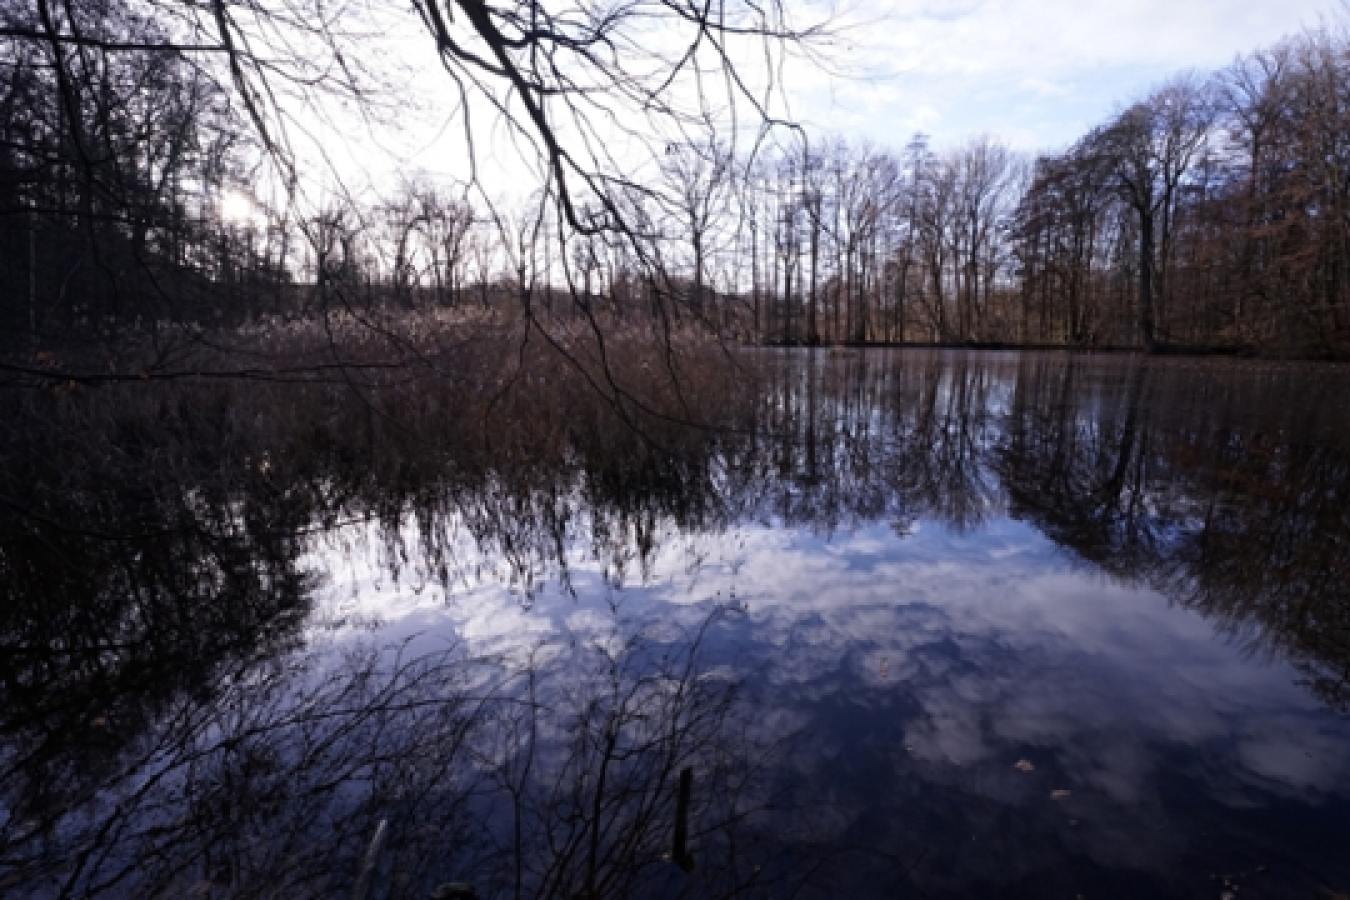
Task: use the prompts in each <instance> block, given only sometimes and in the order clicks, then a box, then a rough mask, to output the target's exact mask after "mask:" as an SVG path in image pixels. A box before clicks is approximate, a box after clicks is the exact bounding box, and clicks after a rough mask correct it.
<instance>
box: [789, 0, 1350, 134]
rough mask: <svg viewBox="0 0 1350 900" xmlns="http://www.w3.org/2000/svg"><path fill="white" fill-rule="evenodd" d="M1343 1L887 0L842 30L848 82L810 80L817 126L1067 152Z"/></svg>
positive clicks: (866, 8)
mask: <svg viewBox="0 0 1350 900" xmlns="http://www.w3.org/2000/svg"><path fill="white" fill-rule="evenodd" d="M1339 7H1340V4H1339V2H1338V0H1281V2H1272V0H1189V2H1176V0H1119V2H1102V0H881V2H875V3H867V4H863V5H860V6H858V7H857V8H855V9H853V10H851V11H850V12H849V13H848V14H847V15H846V17H845V19H844V20H843V22H842V24H843V25H845V26H846V32H845V33H846V35H847V40H848V43H847V46H846V48H845V52H844V53H843V54H841V55H842V56H843V57H844V58H845V61H846V62H847V63H848V64H850V66H851V69H852V72H853V76H854V77H853V78H852V80H851V81H849V82H846V83H845V84H844V85H838V84H836V85H833V86H832V87H830V88H826V89H822V88H821V86H820V84H819V82H818V81H816V80H815V79H812V80H810V81H807V82H803V83H802V85H800V86H799V87H800V89H801V90H802V91H803V95H804V102H803V103H802V105H801V107H800V108H801V110H802V112H803V113H804V115H805V116H806V117H807V118H808V119H810V120H811V121H812V122H814V123H816V124H819V125H823V126H825V127H830V128H833V129H835V130H839V131H843V132H845V133H849V132H855V133H861V134H865V135H866V136H868V137H870V138H872V139H874V140H878V141H881V142H884V143H887V144H891V145H896V146H898V145H900V144H902V143H903V142H904V141H905V140H906V139H907V138H908V137H909V135H910V133H911V132H912V131H914V130H915V129H922V130H925V131H928V132H930V133H933V135H934V137H935V138H936V139H937V141H938V143H940V144H942V143H949V142H955V141H959V140H962V139H964V138H966V137H969V136H971V135H974V134H978V133H985V132H989V133H993V134H995V135H999V136H1003V137H1004V138H1005V139H1008V140H1010V142H1011V143H1013V144H1014V145H1018V146H1022V147H1023V148H1025V149H1033V148H1039V147H1057V146H1061V145H1063V144H1066V143H1068V142H1070V141H1072V140H1073V139H1074V138H1075V137H1077V136H1078V135H1079V134H1080V133H1081V132H1082V131H1084V130H1086V129H1087V128H1088V127H1090V126H1091V125H1092V124H1094V123H1095V122H1097V121H1100V120H1101V119H1103V118H1105V117H1106V116H1107V115H1109V113H1110V112H1111V109H1112V108H1113V107H1114V106H1115V105H1117V104H1120V103H1123V102H1125V101H1128V100H1129V99H1131V98H1133V97H1134V96H1137V95H1138V94H1139V93H1141V92H1143V91H1145V90H1147V89H1148V88H1149V87H1150V86H1151V85H1153V84H1155V83H1156V82H1158V81H1160V80H1162V79H1164V78H1165V77H1167V76H1168V75H1170V74H1172V73H1174V72H1178V71H1182V70H1186V69H1197V70H1200V71H1206V70H1210V69H1215V68H1218V67H1221V66H1223V65H1225V64H1227V63H1228V62H1229V61H1231V60H1232V59H1233V58H1234V57H1235V56H1236V55H1237V54H1239V53H1244V52H1248V51H1251V50H1255V49H1257V48H1259V47H1262V46H1265V45H1268V44H1270V43H1273V42H1274V41H1276V40H1278V39H1280V38H1281V37H1283V36H1285V35H1287V34H1290V33H1293V32H1296V31H1298V30H1300V29H1301V28H1305V27H1310V26H1314V25H1316V24H1317V23H1318V22H1319V21H1321V20H1322V19H1324V18H1334V16H1335V14H1336V12H1337V10H1338V9H1339Z"/></svg>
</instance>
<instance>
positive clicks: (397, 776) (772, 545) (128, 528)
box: [0, 352, 1350, 898]
mask: <svg viewBox="0 0 1350 900" xmlns="http://www.w3.org/2000/svg"><path fill="white" fill-rule="evenodd" d="M745 364H746V366H747V368H748V369H750V370H753V377H751V375H750V374H748V373H747V375H746V376H745V377H744V378H743V379H741V380H740V382H739V383H740V384H741V386H742V392H743V393H744V394H745V396H743V397H736V398H727V399H726V401H725V402H726V404H727V406H728V408H729V409H730V410H731V411H730V412H729V413H728V415H727V416H726V417H724V419H723V420H722V421H721V427H719V428H717V429H690V430H688V431H687V432H686V431H684V430H679V429H674V430H672V429H665V430H663V431H662V432H661V434H659V435H651V436H647V435H642V436H638V437H634V436H633V435H632V434H631V433H627V432H625V431H624V430H623V429H622V428H620V427H619V426H613V427H614V428H615V430H614V431H613V432H612V433H611V432H609V431H606V430H605V429H604V427H602V426H600V425H597V424H595V423H596V422H598V421H600V420H593V421H588V422H587V424H585V425H581V426H574V427H572V428H570V429H564V430H562V431H560V432H559V433H557V434H555V435H553V436H552V439H551V440H550V441H549V442H548V443H547V448H548V449H547V452H545V451H541V453H540V458H539V459H529V460H508V459H505V458H497V457H494V456H493V455H491V454H489V455H488V457H487V459H486V461H483V462H479V463H476V464H474V465H466V464H465V463H464V462H463V457H462V455H459V454H456V453H455V452H454V451H453V448H449V449H446V450H445V451H444V452H438V453H434V454H428V453H427V452H426V451H425V450H417V451H399V450H398V449H397V447H396V446H395V445H396V443H397V438H396V437H394V436H390V435H382V436H376V437H372V436H371V434H369V433H367V434H364V435H362V434H360V433H359V432H360V430H359V429H355V430H352V431H350V432H347V433H349V434H350V435H351V438H350V441H351V444H352V447H348V448H346V449H342V447H341V446H337V445H341V444H342V442H341V441H338V442H332V441H329V442H320V443H321V444H322V445H323V446H324V447H325V448H327V449H325V450H323V451H322V452H320V451H318V450H314V451H312V452H307V453H300V452H290V453H285V452H282V451H281V450H280V449H279V446H280V445H279V443H278V441H279V438H278V437H277V436H276V435H272V436H270V437H269V438H268V441H266V442H264V443H267V444H268V446H271V447H272V453H271V454H270V455H269V453H268V452H266V451H265V450H262V449H260V448H259V447H258V446H252V445H249V444H248V441H247V440H246V439H245V438H242V437H238V436H237V435H236V436H235V437H234V438H232V439H231V440H233V441H235V442H236V443H237V446H236V445H235V444H231V443H230V442H229V441H226V443H225V444H224V445H218V446H217V447H215V448H213V449H212V450H211V451H209V452H208V451H203V455H204V457H205V458H211V459H219V458H224V459H226V460H232V462H231V463H230V464H231V465H237V466H238V467H239V471H240V472H247V473H249V474H248V475H246V476H238V477H236V478H233V479H232V480H231V482H230V486H229V487H228V488H225V487H220V488H217V487H215V486H213V485H214V482H213V481H212V480H210V479H205V480H203V478H202V477H201V476H200V474H199V473H200V470H201V464H200V462H198V463H189V462H181V461H178V460H177V459H176V457H174V456H173V455H172V454H170V455H169V456H166V457H164V459H163V460H162V465H163V466H165V467H167V469H168V470H167V471H165V470H164V469H161V472H160V474H161V475H162V476H163V482H162V483H161V486H160V487H159V488H153V487H148V486H147V487H144V488H143V489H142V488H140V487H137V486H135V485H127V486H126V487H125V489H124V490H119V491H117V492H114V494H117V496H112V495H100V496H103V497H104V499H103V500H102V501H99V502H95V501H92V500H91V501H90V504H89V507H90V508H85V509H80V510H75V509H72V510H68V511H67V515H68V516H76V515H79V516H83V517H84V518H83V519H82V520H80V521H72V520H71V519H69V518H67V519H66V520H65V521H58V520H57V512H58V511H57V510H50V509H49V507H48V506H46V505H45V504H48V503H50V502H53V501H51V499H50V498H48V497H44V496H42V495H41V493H40V489H39V488H36V487H30V488H25V487H24V484H37V483H38V482H40V480H41V477H42V475H41V472H42V467H43V466H46V465H50V464H51V463H50V454H47V457H46V459H47V461H44V462H39V461H37V460H35V459H30V460H28V461H27V462H25V463H24V465H28V466H33V467H35V472H36V474H34V473H26V474H27V475H29V476H32V477H24V476H25V473H23V472H21V471H20V469H21V468H22V467H20V466H16V467H15V468H14V469H13V470H12V472H11V474H12V475H13V476H14V478H13V480H12V481H11V483H9V484H8V486H7V490H8V491H10V492H22V491H24V490H31V491H34V492H36V493H34V495H33V496H32V497H29V498H28V499H27V501H26V502H25V503H22V504H19V503H15V504H11V505H12V506H14V507H15V509H18V508H22V509H23V510H24V513H25V514H24V515H19V514H18V513H16V512H11V513H9V514H8V515H9V516H10V517H9V518H8V519H7V520H6V531H5V533H4V535H5V544H4V548H3V551H2V553H3V555H2V556H0V562H3V565H4V569H3V570H0V571H3V572H4V573H5V575H6V576H8V578H9V579H10V587H9V588H7V589H6V591H7V592H8V594H9V597H8V601H9V603H10V608H11V610H12V611H11V613H10V614H9V621H8V624H7V627H6V633H5V641H6V642H7V643H8V644H9V647H8V649H7V650H6V654H7V661H6V662H5V663H4V669H5V671H4V682H3V691H4V694H3V698H4V699H5V700H6V701H8V702H7V706H8V711H7V712H5V713H4V714H3V716H4V720H3V725H4V730H3V732H0V741H3V745H2V747H0V763H2V764H3V770H0V771H2V772H3V779H4V781H3V793H0V894H3V895H4V896H11V895H12V896H19V897H28V896H61V895H66V896H105V895H106V896H153V895H162V896H189V895H190V896H221V897H225V896H352V892H353V891H354V890H359V889H365V886H366V885H367V884H368V885H369V888H368V894H367V896H370V897H382V896H398V897H405V896H406V897H430V896H433V893H434V891H435V890H436V888H437V886H439V885H443V884H444V883H446V882H451V881H464V882H469V883H471V884H473V886H474V887H475V889H476V890H477V891H478V893H479V895H480V896H493V897H496V896H503V897H505V896H531V897H545V896H557V897H577V896H590V895H593V896H694V897H702V896H764V897H780V896H782V897H787V896H803V897H892V896H924V897H961V896H972V897H989V896H1018V897H1075V896H1085V897H1104V896H1108V897H1148V896H1167V897H1171V896H1176V897H1216V898H1217V897H1243V898H1246V897H1308V896H1323V895H1325V896H1332V895H1334V894H1336V893H1337V892H1341V893H1343V892H1346V891H1350V717H1347V711H1348V710H1350V420H1348V419H1347V417H1346V415H1345V412H1344V410H1345V403H1346V402H1347V400H1346V398H1347V396H1350V394H1348V392H1350V373H1347V372H1346V371H1345V370H1341V369H1335V368H1318V367H1309V366H1293V365H1281V364H1265V363H1262V364H1252V363H1236V362H1231V361H1194V360H1165V361H1152V362H1146V361H1140V360H1135V359H1130V358H1123V357H1109V358H1093V357H1072V356H1067V355H1037V354H1022V355H1015V354H965V353H936V352H933V353H929V352H906V353H894V352H891V353H883V352H869V353H867V354H861V353H856V354H848V355H845V354H826V353H806V352H765V353H760V354H757V355H753V356H750V357H749V358H748V359H747V360H746V361H745ZM191 408H193V409H198V410H204V411H203V412H201V415H203V416H207V417H209V416H210V415H212V413H210V412H209V404H204V403H199V404H197V405H195V406H192V407H191ZM192 415H193V416H195V415H196V414H195V413H194V414H192ZM282 418H286V417H285V416H282ZM323 421H324V422H326V423H328V424H326V425H322V426H319V425H313V424H312V423H306V424H303V425H297V426H294V427H296V428H330V427H335V426H334V425H333V421H334V419H333V417H328V418H324V419H323ZM442 424H443V425H445V427H446V429H447V430H446V431H445V432H443V433H444V434H447V435H448V434H450V432H451V430H452V428H453V426H451V425H448V424H446V423H442ZM349 425H350V423H345V424H344V426H343V427H344V428H346V427H348V426H349ZM368 425H369V423H368ZM288 427H290V426H288ZM369 427H372V428H373V427H376V426H373V425H369ZM212 433H214V432H212ZM231 433H232V434H234V432H231ZM292 437H293V436H292ZM137 440H140V441H141V442H142V443H144V444H146V445H147V447H142V450H139V451H138V450H136V449H132V450H128V451H126V452H128V453H132V454H135V453H138V452H142V451H147V452H148V449H150V448H149V447H148V445H149V444H152V443H153V442H152V441H150V440H149V439H137ZM446 440H447V441H450V440H451V439H450V438H446ZM40 443H41V442H40V441H36V440H35V441H34V444H35V445H37V444H40ZM131 445H135V446H140V445H139V444H137V441H136V440H133V441H131ZM220 446H224V449H223V450H222V449H220ZM335 446H337V448H336V449H335ZM361 447H365V449H364V450H362V449H360V448H361ZM353 448H355V449H353ZM27 450H28V451H29V452H30V453H36V446H35V447H29V448H27ZM10 452H11V455H12V456H11V458H17V457H14V456H13V454H15V453H18V450H16V449H15V445H11V446H10ZM164 452H167V451H164ZM400 452H404V453H406V455H403V456H400V455H399V453H400ZM212 454H218V455H217V456H213V455H212ZM367 454H372V455H370V456H367ZM375 456H380V457H381V458H382V459H384V460H388V459H390V458H395V459H396V460H397V462H396V464H393V465H389V466H385V465H383V464H380V465H377V464H376V463H375V462H374V461H373V460H374V458H375ZM213 465H216V463H214V462H212V463H208V464H206V467H207V468H210V467H211V466H213ZM367 466H369V467H370V469H369V470H368V471H367V469H366V467H367ZM175 474H181V475H182V476H183V478H182V481H181V482H179V483H175V482H174V475H175ZM20 480H22V481H23V484H20ZM96 494H97V491H96V490H95V489H93V488H92V487H91V488H90V496H95V495H96ZM122 494H126V495H127V496H122ZM166 494H172V495H173V496H172V497H171V498H170V499H166V496H165V495H166ZM20 499H23V498H22V497H21V498H20ZM72 502H74V501H72ZM36 509H49V514H44V515H42V516H40V517H39V516H37V515H36V514H35V513H34V511H35V510H36ZM164 524H168V525H171V526H173V527H172V534H170V532H169V531H158V530H156V529H157V528H158V527H159V526H162V525H164ZM118 528H120V529H121V531H120V532H118ZM109 532H118V533H116V534H110V533H109ZM109 545H111V546H112V547H113V549H111V550H109V549H108V547H109ZM72 569H74V570H75V571H72ZM685 769H688V770H689V771H690V772H691V774H692V777H693V791H692V808H691V812H690V823H689V828H690V839H689V842H688V847H687V852H688V853H689V855H690V858H689V859H688V860H685V862H687V863H692V870H691V871H686V869H687V868H691V867H690V866H685V867H681V866H679V865H677V864H676V862H677V861H678V860H674V859H672V858H671V856H672V853H673V850H672V846H671V844H672V833H673V831H674V823H675V820H676V818H678V816H679V814H678V812H677V811H676V809H675V803H674V800H673V798H674V796H675V794H676V793H677V789H676V784H677V783H678V773H679V772H680V771H682V770H685ZM377 834H378V835H379V836H378V837H376V835H377Z"/></svg>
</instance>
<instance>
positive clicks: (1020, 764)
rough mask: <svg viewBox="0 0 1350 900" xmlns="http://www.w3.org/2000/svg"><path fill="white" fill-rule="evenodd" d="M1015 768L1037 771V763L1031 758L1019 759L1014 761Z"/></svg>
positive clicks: (1023, 770) (1021, 770)
mask: <svg viewBox="0 0 1350 900" xmlns="http://www.w3.org/2000/svg"><path fill="white" fill-rule="evenodd" d="M1013 768H1014V769H1016V770H1017V771H1019V772H1034V771H1036V765H1035V763H1033V762H1032V761H1031V760H1029V759H1019V760H1018V761H1017V762H1015V763H1013Z"/></svg>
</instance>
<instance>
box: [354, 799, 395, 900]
mask: <svg viewBox="0 0 1350 900" xmlns="http://www.w3.org/2000/svg"><path fill="white" fill-rule="evenodd" d="M388 832H389V821H388V820H387V819H381V820H380V824H379V825H377V826H375V836H374V837H373V838H371V839H370V846H369V847H367V848H366V858H365V859H364V860H362V861H361V874H360V875H358V876H357V877H356V888H355V890H353V891H352V900H366V894H368V893H370V880H371V878H372V877H374V875H375V864H376V863H378V862H379V861H380V850H381V849H383V848H384V838H385V835H386V834H387V833H388Z"/></svg>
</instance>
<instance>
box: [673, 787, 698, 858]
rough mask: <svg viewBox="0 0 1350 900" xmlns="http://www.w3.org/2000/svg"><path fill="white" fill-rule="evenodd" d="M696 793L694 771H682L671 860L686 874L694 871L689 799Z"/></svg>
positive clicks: (676, 796)
mask: <svg viewBox="0 0 1350 900" xmlns="http://www.w3.org/2000/svg"><path fill="white" fill-rule="evenodd" d="M693 792H694V770H693V769H690V768H685V769H681V770H680V789H679V793H678V794H676V795H675V846H674V848H673V849H672V851H671V858H672V859H673V860H675V865H677V866H679V867H680V868H681V869H684V870H685V871H686V872H692V871H693V870H694V857H693V855H692V854H691V853H690V852H689V797H690V795H691V794H693Z"/></svg>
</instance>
